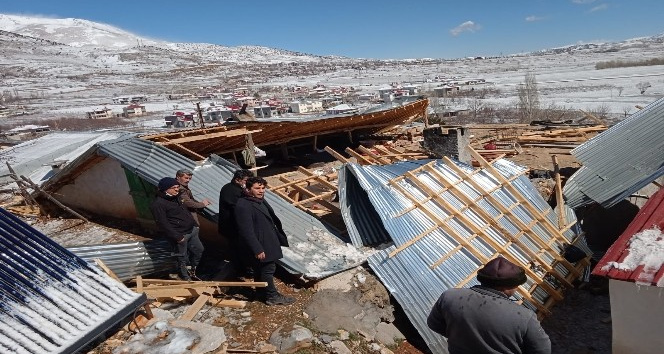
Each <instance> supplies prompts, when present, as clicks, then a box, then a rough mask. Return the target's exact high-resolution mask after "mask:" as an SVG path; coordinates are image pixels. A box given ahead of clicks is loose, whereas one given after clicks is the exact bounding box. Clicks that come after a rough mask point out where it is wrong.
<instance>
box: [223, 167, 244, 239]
mask: <svg viewBox="0 0 664 354" xmlns="http://www.w3.org/2000/svg"><path fill="white" fill-rule="evenodd" d="M249 177H253V174H252V173H251V171H249V170H237V171H235V173H233V179H232V180H231V181H230V182H228V183H226V184H225V185H224V186H223V187H221V190H220V191H219V223H218V227H219V233H220V234H221V235H224V236H226V237H228V238H229V239H231V238H237V225H236V224H235V214H234V210H235V204H237V201H238V199H240V197H242V192H243V191H244V187H245V185H246V183H247V179H248V178H249Z"/></svg>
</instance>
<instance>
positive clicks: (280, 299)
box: [265, 294, 295, 306]
mask: <svg viewBox="0 0 664 354" xmlns="http://www.w3.org/2000/svg"><path fill="white" fill-rule="evenodd" d="M294 302H295V298H294V297H290V296H285V295H281V294H278V295H275V296H273V297H271V298H269V299H267V300H265V304H266V305H269V306H273V305H290V304H292V303H294Z"/></svg>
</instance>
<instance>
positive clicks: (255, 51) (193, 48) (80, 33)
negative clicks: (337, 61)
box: [0, 14, 321, 63]
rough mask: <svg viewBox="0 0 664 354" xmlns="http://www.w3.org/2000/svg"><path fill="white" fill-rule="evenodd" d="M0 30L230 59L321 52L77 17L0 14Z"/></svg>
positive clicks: (95, 46)
mask: <svg viewBox="0 0 664 354" xmlns="http://www.w3.org/2000/svg"><path fill="white" fill-rule="evenodd" d="M0 30H2V31H7V32H12V33H16V34H20V35H22V36H27V37H33V38H38V39H43V40H48V41H52V42H56V43H61V44H64V45H67V46H70V47H75V48H81V49H84V50H100V49H101V50H109V51H111V50H118V51H127V50H132V49H136V48H138V47H153V48H160V49H166V50H172V51H179V52H184V53H192V54H195V55H201V53H202V55H204V56H208V57H210V58H215V59H219V60H223V61H227V62H233V61H238V62H242V63H247V62H255V63H280V62H285V63H287V62H312V61H319V60H320V59H321V57H320V56H315V55H307V54H302V53H296V52H292V51H287V50H280V49H273V48H267V47H258V46H238V47H225V46H221V45H215V44H205V43H171V42H166V41H161V40H153V39H149V38H145V37H141V36H137V35H135V34H133V33H130V32H127V31H124V30H122V29H119V28H117V27H113V26H111V25H107V24H103V23H98V22H92V21H88V20H82V19H76V18H64V19H57V18H48V17H28V16H18V15H5V14H0Z"/></svg>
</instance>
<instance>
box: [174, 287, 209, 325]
mask: <svg viewBox="0 0 664 354" xmlns="http://www.w3.org/2000/svg"><path fill="white" fill-rule="evenodd" d="M213 292H214V289H213V288H206V289H205V290H203V293H202V294H201V295H200V296H198V298H197V299H196V301H194V303H193V304H191V306H189V307H188V308H187V311H185V312H184V313H183V314H182V316H180V318H179V320H184V321H191V320H193V319H194V317H196V314H198V311H200V310H201V309H202V308H203V306H205V304H207V303H208V300H210V299H212V293H213Z"/></svg>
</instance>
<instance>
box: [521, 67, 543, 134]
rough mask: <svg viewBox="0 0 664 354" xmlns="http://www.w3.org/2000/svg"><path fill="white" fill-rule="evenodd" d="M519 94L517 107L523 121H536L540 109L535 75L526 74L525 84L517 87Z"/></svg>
mask: <svg viewBox="0 0 664 354" xmlns="http://www.w3.org/2000/svg"><path fill="white" fill-rule="evenodd" d="M517 93H518V95H519V103H518V106H517V107H518V109H519V112H520V113H521V121H523V122H531V121H533V120H535V119H536V118H537V115H538V113H539V108H540V102H539V92H538V91H537V79H536V78H535V74H533V73H531V72H529V73H527V74H526V77H525V80H524V82H523V83H522V84H520V85H519V87H517Z"/></svg>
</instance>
